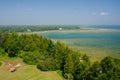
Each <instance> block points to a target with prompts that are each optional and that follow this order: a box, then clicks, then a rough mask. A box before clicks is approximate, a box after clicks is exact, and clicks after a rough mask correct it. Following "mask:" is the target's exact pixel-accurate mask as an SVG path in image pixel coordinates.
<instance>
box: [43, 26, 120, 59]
mask: <svg viewBox="0 0 120 80" xmlns="http://www.w3.org/2000/svg"><path fill="white" fill-rule="evenodd" d="M88 28H96V29H103V30H104V29H108V30H105V31H74V32H70V31H68V32H65V31H64V32H62V31H59V32H58V31H56V32H46V33H43V34H42V35H43V36H45V37H48V38H50V39H52V40H54V41H56V40H60V41H62V42H64V43H66V44H67V45H68V46H69V47H72V48H73V49H75V50H77V51H80V52H81V53H85V54H88V55H89V56H90V57H91V59H93V61H95V60H101V59H102V58H103V57H105V56H113V57H117V58H120V26H101V27H100V26H94V27H91V26H89V27H88ZM113 29H114V30H116V31H112V30H113Z"/></svg>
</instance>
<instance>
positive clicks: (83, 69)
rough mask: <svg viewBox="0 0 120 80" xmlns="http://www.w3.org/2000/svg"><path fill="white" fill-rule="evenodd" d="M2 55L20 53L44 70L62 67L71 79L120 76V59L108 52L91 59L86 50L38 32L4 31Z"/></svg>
mask: <svg viewBox="0 0 120 80" xmlns="http://www.w3.org/2000/svg"><path fill="white" fill-rule="evenodd" d="M0 30H1V29H0ZM0 55H1V56H8V57H10V58H14V57H20V58H22V59H23V62H25V63H27V64H30V65H36V68H38V69H40V70H42V71H56V70H60V71H61V72H62V75H63V77H64V78H65V79H68V80H120V59H117V58H113V57H109V56H107V57H105V58H104V59H102V60H101V61H100V62H94V63H91V61H90V60H89V57H88V56H87V55H86V54H84V55H83V54H81V53H79V52H76V51H74V50H73V49H71V48H69V47H68V46H67V45H65V44H64V43H61V42H60V41H57V42H53V41H52V40H50V39H48V38H46V37H42V36H38V35H37V34H21V35H20V34H17V33H15V32H12V33H10V32H7V31H6V32H1V33H0ZM0 64H1V63H0Z"/></svg>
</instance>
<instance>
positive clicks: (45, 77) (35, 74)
mask: <svg viewBox="0 0 120 80" xmlns="http://www.w3.org/2000/svg"><path fill="white" fill-rule="evenodd" d="M0 60H1V61H2V62H4V64H3V65H2V66H1V67H0V80H63V78H62V77H61V76H60V75H59V74H58V73H57V72H56V71H40V70H38V69H37V68H36V66H35V65H27V64H25V63H23V62H22V61H21V60H20V59H17V58H16V59H14V60H11V59H3V58H0ZM6 61H13V62H16V63H18V62H20V63H21V64H22V67H20V68H18V69H17V70H16V71H15V72H10V71H9V70H7V69H5V67H4V65H5V62H6Z"/></svg>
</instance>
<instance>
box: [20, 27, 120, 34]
mask: <svg viewBox="0 0 120 80" xmlns="http://www.w3.org/2000/svg"><path fill="white" fill-rule="evenodd" d="M52 32H66V33H67V32H68V33H69V32H73V33H74V32H92V33H94V32H95V33H97V32H120V30H116V29H103V28H100V29H96V28H82V29H77V30H76V29H75V30H49V31H33V32H18V33H19V34H42V33H52Z"/></svg>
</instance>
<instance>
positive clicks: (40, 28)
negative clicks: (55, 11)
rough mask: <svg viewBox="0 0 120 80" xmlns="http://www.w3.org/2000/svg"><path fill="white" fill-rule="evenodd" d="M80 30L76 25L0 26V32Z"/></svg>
mask: <svg viewBox="0 0 120 80" xmlns="http://www.w3.org/2000/svg"><path fill="white" fill-rule="evenodd" d="M59 29H63V30H73V29H80V27H79V26H78V25H0V32H33V31H49V30H59Z"/></svg>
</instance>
